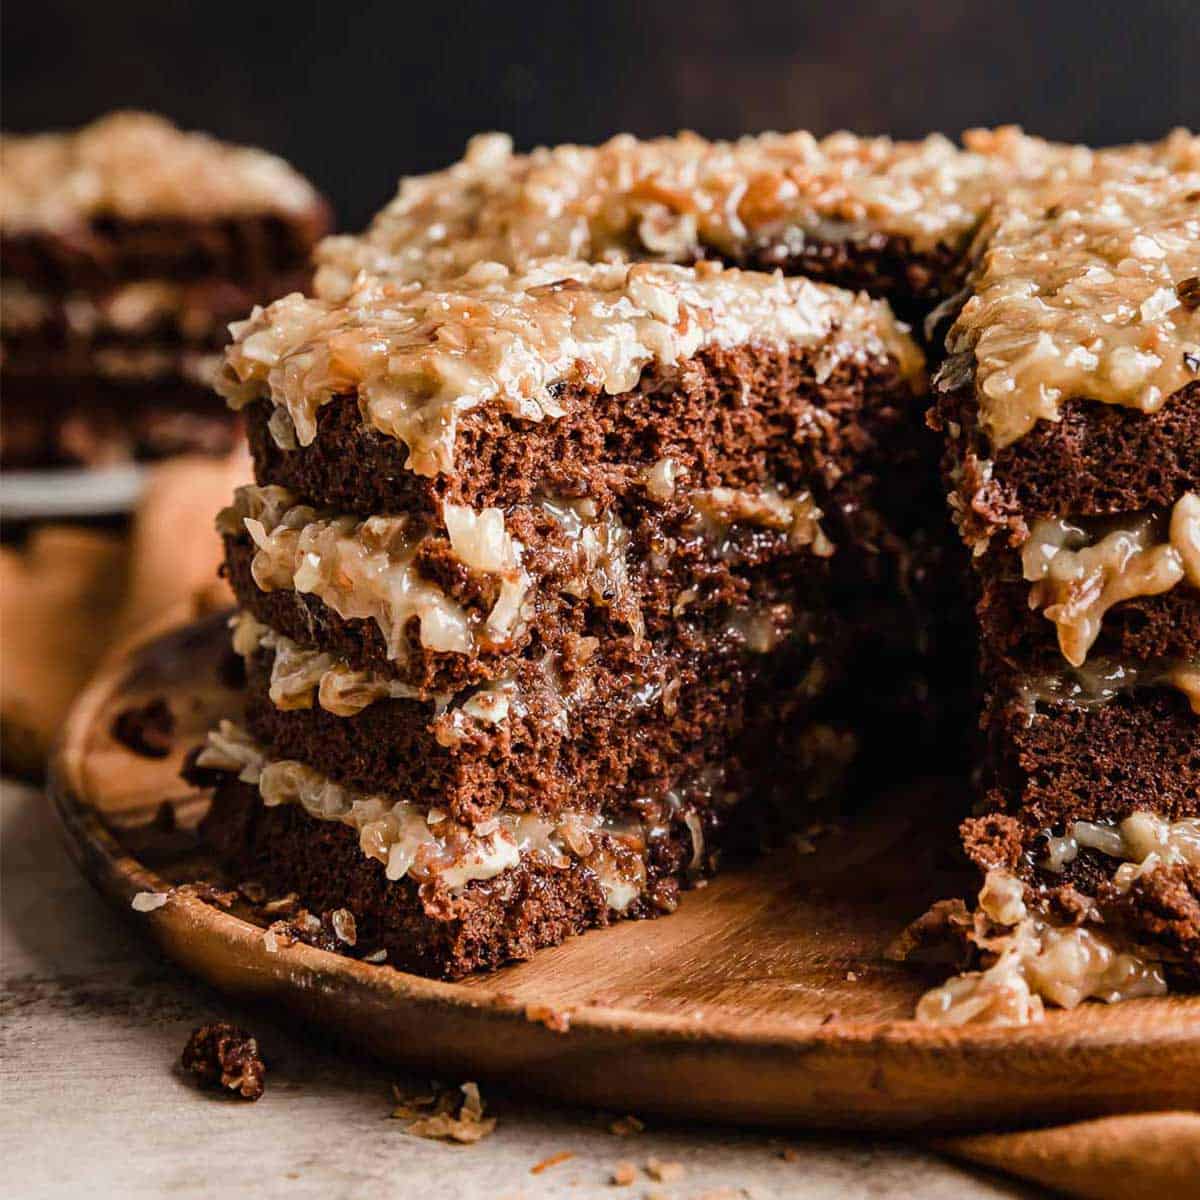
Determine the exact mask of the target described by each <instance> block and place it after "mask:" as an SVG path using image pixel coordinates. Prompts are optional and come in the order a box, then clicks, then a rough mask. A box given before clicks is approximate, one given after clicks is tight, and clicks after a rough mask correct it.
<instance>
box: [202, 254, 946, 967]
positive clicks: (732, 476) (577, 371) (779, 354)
mask: <svg viewBox="0 0 1200 1200" xmlns="http://www.w3.org/2000/svg"><path fill="white" fill-rule="evenodd" d="M227 363H228V367H227V371H226V374H225V376H224V378H223V380H222V382H221V389H222V391H223V392H224V393H225V394H226V395H227V396H228V397H230V399H231V400H232V401H233V402H234V403H235V404H236V405H238V406H242V405H248V406H249V421H250V424H251V425H252V427H253V429H254V431H255V433H254V436H253V438H252V445H253V446H254V449H255V459H256V469H257V478H258V480H259V483H258V484H257V485H255V486H251V487H247V488H244V489H242V490H241V491H240V492H239V494H238V496H237V498H236V500H235V503H234V504H233V506H232V507H231V508H230V509H229V510H227V511H226V512H225V513H224V514H222V517H221V522H220V528H221V529H222V531H223V532H224V533H225V535H226V546H227V559H226V561H227V567H228V572H229V576H230V579H231V582H232V584H233V587H234V591H235V593H236V595H237V599H238V603H239V605H240V607H241V612H240V613H239V615H238V616H237V618H236V622H235V630H234V640H235V646H236V648H237V649H238V650H239V652H240V653H242V654H243V655H244V656H245V657H246V661H247V667H248V682H247V691H246V702H247V703H246V712H245V727H244V728H239V727H238V726H236V725H234V724H226V725H224V726H223V727H222V728H221V729H220V730H219V731H216V732H215V733H214V734H213V735H212V736H211V737H210V740H209V744H208V745H207V746H206V747H205V748H204V749H203V750H202V752H201V753H200V754H199V756H198V759H197V765H198V768H199V769H200V771H201V775H200V776H199V777H200V778H202V779H206V780H208V781H213V779H214V775H215V778H216V779H217V780H218V781H220V782H219V786H218V788H217V793H216V798H215V802H214V807H213V810H212V812H211V813H210V815H209V817H208V818H207V830H208V834H209V836H210V837H211V838H212V839H213V840H214V841H215V842H216V843H217V844H218V845H219V846H220V848H221V850H222V853H223V855H224V857H225V858H226V860H227V861H229V862H231V863H232V864H234V865H235V867H236V870H237V871H238V873H239V874H238V877H239V878H243V879H253V880H255V881H257V882H259V883H260V884H263V885H265V886H267V887H268V889H272V890H273V894H280V893H283V892H287V891H295V892H298V893H299V895H300V897H301V898H302V900H303V902H304V903H306V904H307V905H309V906H310V907H311V908H314V909H316V910H317V911H325V912H328V911H330V910H333V911H339V910H344V911H345V912H348V913H350V914H352V916H353V918H354V923H355V940H356V942H357V943H358V944H359V945H360V946H361V947H363V949H364V950H366V949H369V950H371V951H373V952H374V951H377V950H379V949H383V950H386V952H387V955H388V959H389V961H390V962H392V963H393V964H396V965H400V966H404V967H408V968H414V969H418V970H421V971H425V972H429V973H433V974H439V975H448V976H457V975H461V974H463V973H465V972H467V971H470V970H474V969H478V968H486V967H492V966H496V965H499V964H500V963H502V962H504V961H505V960H507V959H511V958H514V957H524V956H527V955H528V954H529V953H530V952H531V951H532V950H534V949H536V948H537V947H539V946H542V945H547V944H551V943H554V942H557V941H560V940H561V939H562V938H563V937H565V936H567V935H568V934H570V933H573V932H578V931H580V930H582V929H586V928H588V927H590V926H593V925H601V924H606V923H607V922H608V921H610V920H611V919H613V918H615V917H618V916H646V915H652V914H654V913H656V912H664V911H670V910H671V909H672V908H673V907H674V906H675V903H676V898H677V893H678V889H679V885H680V883H681V882H685V881H686V880H687V879H688V878H689V877H690V876H694V875H696V874H699V873H700V872H703V871H705V870H707V868H708V866H709V864H710V861H711V860H712V858H713V857H714V855H715V851H716V849H717V848H718V847H719V846H720V845H721V844H722V840H723V838H724V836H725V833H726V827H736V826H737V824H738V823H739V822H741V823H745V822H746V821H748V820H749V819H750V818H749V815H748V814H747V811H746V809H745V808H744V807H735V806H737V805H739V804H740V802H741V801H743V800H744V799H745V798H746V797H747V796H749V795H751V794H752V793H753V792H754V791H755V790H756V783H758V782H761V779H762V778H763V777H764V774H765V775H766V776H767V777H769V776H770V775H771V774H772V773H777V772H778V768H779V762H778V759H777V758H776V756H775V754H773V753H772V748H773V747H775V746H789V745H790V746H791V747H792V748H793V751H794V748H795V746H796V745H797V744H801V743H803V742H804V738H805V729H806V727H809V723H810V721H812V720H813V719H814V714H815V712H816V711H817V710H818V708H819V706H820V704H821V701H822V698H823V695H824V693H825V692H826V690H827V689H828V688H830V687H832V686H833V684H834V683H835V682H836V681H837V678H838V675H839V673H840V667H839V663H838V658H839V655H838V654H837V653H836V651H835V648H836V647H840V646H844V645H845V644H846V643H847V642H848V641H849V640H851V639H852V638H853V637H854V636H855V634H856V632H858V631H856V630H855V629H854V627H853V621H852V617H851V616H850V615H848V614H846V613H844V612H842V611H840V609H839V606H838V605H837V603H836V601H835V599H834V597H833V594H832V592H831V589H830V585H829V580H830V574H831V568H830V564H831V563H832V562H834V561H836V559H837V558H838V557H839V556H846V557H849V558H854V557H861V556H862V555H863V554H864V553H866V552H867V551H866V550H865V549H864V548H863V547H862V546H861V545H858V544H857V543H856V542H855V534H854V531H853V529H852V528H851V526H850V525H849V524H848V523H847V522H846V521H844V520H843V519H842V517H841V512H842V508H841V505H840V504H839V500H844V499H845V497H844V496H843V491H844V490H845V487H846V486H847V484H848V486H849V487H850V489H852V493H851V494H853V495H854V496H855V497H856V502H857V503H858V504H862V505H878V504H882V503H883V502H884V501H885V499H886V498H885V497H882V496H879V495H877V494H875V493H874V492H872V491H871V490H869V489H868V490H866V491H864V490H863V488H862V480H863V479H864V478H869V477H870V475H871V467H872V463H873V461H874V460H875V459H877V458H878V456H879V455H880V454H881V453H882V452H884V450H885V449H886V447H887V446H888V445H889V443H890V442H891V441H893V440H896V441H903V440H904V438H905V436H911V434H912V432H913V430H914V428H915V424H914V423H915V422H918V421H919V420H920V417H921V413H922V411H923V405H922V402H921V401H920V399H919V393H918V390H917V389H918V388H919V387H920V386H921V379H922V377H923V371H922V367H923V360H922V358H921V356H920V353H919V352H918V350H917V349H916V347H915V345H914V344H913V343H912V342H911V340H910V339H909V338H908V337H907V335H906V334H905V333H904V332H903V329H902V327H900V326H898V325H897V323H896V322H895V321H894V319H893V318H892V317H891V315H890V313H889V312H888V310H887V308H886V306H885V305H883V304H880V303H878V302H873V301H869V300H867V299H866V298H860V297H856V296H854V295H853V294H852V293H849V292H844V291H841V290H839V289H835V288H830V287H827V286H825V285H818V284H813V283H811V282H809V281H806V280H784V279H782V278H779V277H773V276H770V275H765V274H759V273H752V272H740V271H736V270H725V269H722V268H720V267H718V266H717V265H716V264H701V265H699V266H697V267H696V268H694V269H693V268H683V267H676V266H666V265H655V264H641V265H634V266H628V265H621V264H612V265H606V264H602V265H585V264H581V263H569V262H548V263H546V262H544V263H542V264H540V265H539V266H537V267H536V268H534V269H532V270H531V272H529V273H527V274H525V275H516V274H514V273H511V272H510V271H509V270H508V269H507V268H505V267H504V266H501V265H499V264H495V263H483V264H479V265H478V266H476V267H475V268H473V269H472V270H471V271H470V272H469V273H468V274H466V275H465V276H462V277H460V278H458V279H455V280H453V281H443V282H441V283H438V284H435V285H430V286H429V287H422V286H420V285H411V284H410V285H394V284H389V283H386V282H381V281H379V280H374V279H368V278H364V279H363V280H360V281H359V285H358V286H357V287H356V288H355V289H354V290H352V291H351V293H350V294H349V295H348V296H346V297H345V298H344V299H342V300H334V301H324V300H306V299H303V298H301V297H299V296H293V297H288V298H286V299H284V300H281V301H279V302H277V303H276V304H274V305H271V306H270V307H269V308H267V309H266V310H265V311H261V312H259V313H257V314H256V315H255V316H254V317H252V318H251V319H250V320H248V321H247V322H245V323H244V324H243V325H241V326H240V327H238V328H237V330H236V340H235V343H234V345H233V346H232V347H231V348H230V350H229V353H228V356H227ZM905 424H907V425H908V426H909V429H908V432H907V434H906V433H905V431H904V429H903V428H902V427H903V426H904V425H905ZM826 505H827V508H828V511H827V512H826ZM781 735H784V736H783V737H782V738H781ZM805 752H806V753H807V754H808V755H809V757H810V759H811V760H812V761H811V763H810V767H811V769H812V770H813V771H814V772H816V771H817V770H818V764H820V765H827V766H831V767H836V766H837V765H838V762H837V761H836V760H840V759H841V758H842V757H844V754H845V745H844V742H843V740H842V739H841V738H839V737H837V736H834V735H832V731H826V730H825V729H824V727H821V726H817V727H816V732H815V733H814V735H813V737H812V739H811V740H810V743H809V744H808V745H807V747H806V751H805ZM829 759H833V760H835V761H834V762H832V763H830V762H828V761H827V760H829ZM214 768H215V769H216V770H215V773H214V774H208V772H209V771H212V770H213V769H214ZM764 768H766V771H765V772H764ZM222 773H223V774H222ZM791 790H793V791H794V792H796V793H797V794H796V795H795V796H794V802H795V804H796V805H797V806H799V804H800V801H799V797H798V792H799V790H800V789H799V787H798V786H797V787H796V788H795V789H791Z"/></svg>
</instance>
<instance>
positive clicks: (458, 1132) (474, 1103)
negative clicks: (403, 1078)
mask: <svg viewBox="0 0 1200 1200" xmlns="http://www.w3.org/2000/svg"><path fill="white" fill-rule="evenodd" d="M392 1095H393V1097H394V1098H395V1100H396V1105H395V1107H394V1108H393V1109H392V1117H393V1118H395V1119H396V1120H403V1121H409V1122H410V1124H409V1125H408V1126H407V1127H406V1128H405V1132H406V1133H411V1134H413V1136H414V1137H423V1138H431V1139H433V1140H435V1141H447V1142H458V1143H459V1144H460V1145H464V1146H466V1145H472V1144H474V1143H475V1142H478V1141H479V1140H480V1139H481V1138H485V1137H487V1136H488V1135H489V1134H490V1133H492V1131H493V1130H494V1129H495V1128H496V1118H495V1117H485V1116H484V1115H483V1113H484V1105H483V1097H482V1096H481V1095H480V1094H479V1085H478V1084H477V1083H474V1082H471V1081H468V1082H467V1083H464V1084H463V1085H462V1086H461V1087H458V1088H445V1089H441V1090H439V1091H435V1092H431V1093H428V1094H420V1095H415V1096H405V1095H404V1094H403V1093H402V1092H401V1091H400V1089H399V1088H397V1087H395V1086H393V1087H392ZM460 1096H461V1098H462V1102H461V1104H460V1103H459V1097H460ZM456 1109H457V1110H458V1111H457V1113H456V1112H455V1110H456Z"/></svg>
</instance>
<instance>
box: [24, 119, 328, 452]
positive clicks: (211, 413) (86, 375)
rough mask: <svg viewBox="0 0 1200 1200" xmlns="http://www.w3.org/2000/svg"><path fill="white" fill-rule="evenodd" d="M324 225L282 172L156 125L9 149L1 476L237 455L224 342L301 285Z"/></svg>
mask: <svg viewBox="0 0 1200 1200" xmlns="http://www.w3.org/2000/svg"><path fill="white" fill-rule="evenodd" d="M328 226H329V214H328V208H327V206H326V205H325V202H324V201H323V200H322V199H321V198H320V197H319V196H318V195H317V193H316V192H315V191H314V190H313V188H312V187H311V186H310V185H309V184H308V183H307V182H306V181H305V180H304V179H303V178H302V177H301V176H300V175H299V174H297V173H296V172H295V171H294V170H293V169H292V168H291V167H289V166H288V165H287V164H286V163H284V162H282V161H281V160H280V159H277V158H274V157H272V156H271V155H268V154H265V153H263V152H262V151H259V150H253V149H250V148H247V147H242V146H231V145H227V144H225V143H222V142H218V141H216V140H215V139H213V138H210V137H207V136H205V135H203V134H196V133H184V132H182V131H180V130H178V129H176V128H175V127H174V126H172V125H170V124H169V123H168V122H166V121H164V120H162V119H161V118H159V117H154V116H151V115H149V114H144V113H115V114H112V115H111V116H108V117H105V118H103V119H101V120H99V121H96V122H94V123H93V124H91V125H88V126H86V127H84V128H83V129H80V130H77V131H74V132H71V133H65V134H58V133H55V134H38V135H5V136H4V137H3V140H2V142H0V272H2V278H0V300H2V305H0V308H2V313H0V345H2V353H3V370H4V389H5V405H4V414H3V424H2V427H0V435H2V438H0V459H2V461H3V464H4V465H5V466H9V467H11V466H45V465H51V464H53V463H67V462H76V463H83V464H98V463H102V462H111V461H115V460H118V459H121V458H127V457H157V456H160V455H162V454H167V453H172V452H175V451H179V450H193V449H194V450H208V451H218V450H223V449H225V448H227V447H228V446H229V444H230V442H231V437H232V422H231V421H230V418H229V415H228V413H227V412H226V411H225V410H224V409H223V408H222V406H221V405H220V404H219V402H218V401H216V400H215V399H214V397H213V395H212V389H211V383H212V376H213V373H214V371H215V368H216V365H217V362H218V356H219V352H220V350H221V348H222V346H223V345H224V344H225V341H226V339H227V332H226V327H227V325H228V324H229V322H230V321H232V320H234V319H236V318H240V317H242V316H244V315H245V313H246V312H247V311H249V309H250V308H251V307H252V306H253V305H254V304H256V303H259V302H261V301H266V300H270V299H273V298H275V297H276V296H280V295H284V294H285V293H287V292H290V291H293V290H295V289H296V288H303V287H306V286H307V282H308V280H309V278H310V267H309V257H310V254H311V252H312V248H313V246H314V244H315V242H316V241H317V239H318V238H320V237H321V236H322V235H323V234H324V233H325V232H327V230H328Z"/></svg>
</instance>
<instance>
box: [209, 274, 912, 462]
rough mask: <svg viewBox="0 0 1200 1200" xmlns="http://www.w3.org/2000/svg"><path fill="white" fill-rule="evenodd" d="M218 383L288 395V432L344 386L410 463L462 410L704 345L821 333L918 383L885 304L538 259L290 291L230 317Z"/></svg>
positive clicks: (424, 455)
mask: <svg viewBox="0 0 1200 1200" xmlns="http://www.w3.org/2000/svg"><path fill="white" fill-rule="evenodd" d="M232 331H233V335H234V343H233V345H232V346H231V347H230V348H229V350H228V353H227V356H226V368H225V370H224V372H223V374H222V377H221V379H220V380H219V381H218V384H217V388H218V391H220V392H221V394H222V395H223V396H225V398H226V399H227V400H228V401H229V403H230V405H231V406H232V407H234V408H241V407H242V406H244V405H246V404H248V403H250V402H251V401H253V400H256V399H259V398H265V399H269V400H271V401H272V402H273V403H274V404H276V405H279V406H282V407H284V408H286V410H287V412H288V414H289V416H290V417H291V421H292V424H293V426H294V429H295V438H296V441H297V443H298V444H299V445H301V446H307V445H309V444H310V443H311V442H312V441H313V439H314V438H315V437H316V432H317V425H316V415H317V411H318V409H319V408H320V406H321V405H322V404H324V403H326V402H327V401H328V400H330V399H331V398H332V397H333V396H335V395H338V394H346V393H355V394H357V397H358V403H359V408H360V410H361V413H362V417H363V420H364V421H365V422H366V423H367V424H368V425H370V426H371V427H373V428H374V429H376V430H378V431H379V432H381V433H384V434H386V435H388V436H390V437H394V438H398V439H399V440H400V441H402V442H403V443H404V444H405V446H406V447H407V448H408V460H407V463H406V465H407V466H408V467H409V469H411V470H413V471H415V472H416V473H418V474H421V475H427V476H431V475H437V474H439V473H442V472H446V471H449V470H450V469H451V467H452V465H453V459H454V442H455V434H456V428H457V423H458V420H459V418H460V416H461V415H462V414H463V413H465V412H467V411H469V410H471V409H473V408H476V407H478V406H480V405H483V404H489V403H494V404H496V405H498V406H499V407H501V408H502V409H503V410H504V411H505V412H506V413H508V414H509V415H511V416H512V417H516V418H519V419H521V420H526V421H543V420H548V419H550V420H552V419H554V418H557V417H560V416H562V415H563V412H564V410H563V408H562V407H561V405H560V403H559V399H558V396H557V394H556V390H557V389H556V385H557V384H561V383H563V382H566V381H568V380H578V381H580V382H584V383H593V384H595V385H598V386H600V387H602V388H603V389H604V390H605V391H606V392H608V393H609V394H610V395H616V394H619V393H621V392H626V391H629V390H631V389H632V388H633V387H635V386H636V384H637V382H638V379H639V378H640V376H641V372H642V370H643V368H645V367H646V366H648V365H650V364H651V363H658V364H663V365H670V364H673V363H676V362H678V361H680V360H682V359H685V358H688V357H690V356H691V355H693V354H695V353H696V352H697V351H698V350H700V349H701V348H702V347H705V346H735V345H741V344H744V343H747V342H755V343H765V344H768V345H773V346H777V347H786V346H793V345H794V346H820V347H821V349H822V352H823V361H825V362H826V365H825V367H824V368H823V369H825V370H827V371H828V372H832V371H833V370H834V369H835V367H836V366H837V365H838V364H839V363H840V362H842V361H846V360H854V359H860V358H864V357H868V356H870V357H874V358H881V357H886V356H887V355H889V354H890V355H893V356H894V357H895V358H896V359H897V360H898V362H899V363H900V366H901V369H902V370H904V371H905V373H906V374H907V375H908V376H909V377H910V378H913V379H914V380H915V379H917V378H918V377H919V373H920V368H921V365H922V359H921V355H920V352H919V351H918V350H917V349H916V346H915V345H914V344H913V343H912V341H911V340H910V339H909V338H908V337H907V334H906V332H905V331H904V327H903V326H901V325H899V324H898V323H897V322H896V321H895V320H894V319H893V318H892V316H891V315H890V313H889V312H888V310H887V308H886V306H884V305H882V304H879V303H875V302H872V301H869V300H867V299H865V298H861V297H855V296H853V295H851V294H850V293H847V292H844V291H840V290H838V289H835V288H830V287H825V286H822V285H819V284H814V283H811V282H809V281H807V280H803V279H784V278H782V277H781V276H778V275H774V276H772V275H765V274H762V273H759V272H742V271H735V270H722V269H721V268H719V267H717V266H716V265H714V264H711V263H701V264H698V265H697V266H696V267H694V268H684V267H676V266H668V265H663V264H652V263H640V264H636V265H634V266H624V265H613V264H593V265H588V264H583V263H578V262H574V263H573V262H564V261H554V262H543V263H540V264H539V265H538V266H537V267H536V268H534V269H533V270H531V271H530V272H528V273H527V274H524V275H514V274H512V273H511V272H510V271H509V270H508V269H507V268H505V267H503V266H500V265H499V264H497V263H490V262H481V263H477V264H476V265H475V266H474V267H472V268H471V269H470V270H469V271H468V272H467V273H466V274H465V275H463V276H461V277H460V278H458V279H456V280H453V281H450V282H447V283H444V284H440V285H438V286H437V287H436V288H429V289H423V288H421V287H420V286H418V285H416V284H406V285H398V284H393V283H387V282H385V281H383V280H380V279H375V278H367V277H365V276H364V277H362V278H360V279H358V280H357V281H356V284H355V287H354V289H353V290H352V291H351V292H350V294H349V295H348V296H346V297H345V298H344V299H343V300H342V301H340V302H332V301H326V300H319V299H316V300H315V299H306V298H305V297H303V296H301V295H299V294H298V293H297V294H293V295H291V296H285V297H284V298H283V299H282V300H278V301H276V302H275V303H274V304H272V305H270V306H269V307H267V308H265V309H263V308H257V309H255V310H254V313H253V314H252V316H251V317H250V318H249V319H248V320H246V321H243V322H240V323H238V324H235V325H234V326H232Z"/></svg>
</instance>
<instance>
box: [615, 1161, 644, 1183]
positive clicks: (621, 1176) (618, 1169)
mask: <svg viewBox="0 0 1200 1200" xmlns="http://www.w3.org/2000/svg"><path fill="white" fill-rule="evenodd" d="M637 1177H638V1173H637V1167H635V1166H634V1165H633V1163H631V1162H628V1161H622V1162H619V1163H617V1165H616V1166H615V1167H613V1169H612V1178H611V1179H610V1180H609V1183H611V1184H612V1185H613V1187H629V1185H630V1184H631V1183H636V1182H637Z"/></svg>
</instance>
